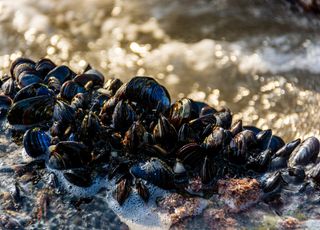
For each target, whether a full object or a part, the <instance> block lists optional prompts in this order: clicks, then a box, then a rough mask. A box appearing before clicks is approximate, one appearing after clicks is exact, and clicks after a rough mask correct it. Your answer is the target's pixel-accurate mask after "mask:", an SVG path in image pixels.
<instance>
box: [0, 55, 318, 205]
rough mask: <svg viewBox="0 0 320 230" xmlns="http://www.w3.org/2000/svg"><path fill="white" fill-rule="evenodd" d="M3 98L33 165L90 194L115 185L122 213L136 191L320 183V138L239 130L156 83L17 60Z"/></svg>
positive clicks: (223, 113)
mask: <svg viewBox="0 0 320 230" xmlns="http://www.w3.org/2000/svg"><path fill="white" fill-rule="evenodd" d="M1 89H2V94H1V95H0V115H1V117H2V118H4V117H7V120H8V122H9V124H10V125H11V126H12V129H20V130H23V146H24V151H25V152H26V153H27V154H28V155H29V156H30V157H31V158H33V159H37V160H38V159H43V161H45V165H46V167H47V168H48V169H54V170H59V172H62V173H63V176H64V178H65V179H66V180H67V181H69V182H70V183H72V184H74V185H75V186H80V187H90V186H91V184H92V183H93V180H94V178H96V177H98V176H102V177H103V176H104V177H106V178H108V179H109V180H114V181H115V184H116V188H115V189H114V190H115V191H114V195H115V198H116V199H117V201H118V202H119V204H122V203H123V202H124V201H125V200H126V198H127V197H128V196H129V194H130V191H131V190H132V189H136V191H137V192H138V194H139V195H140V196H141V198H142V199H143V200H145V201H148V199H149V191H148V188H147V186H146V183H152V184H154V185H156V186H158V187H161V188H163V189H169V190H174V191H177V192H179V193H182V194H188V195H192V194H194V193H195V192H194V191H192V189H190V183H191V181H194V180H198V181H199V182H200V183H201V184H202V186H201V192H202V195H203V196H205V195H206V194H210V193H212V192H214V191H215V185H216V184H217V183H216V182H217V181H218V180H219V179H225V178H240V177H254V178H262V177H261V176H262V175H264V174H266V175H268V177H267V179H265V180H264V181H263V183H262V184H263V186H262V189H263V191H264V193H266V194H269V193H272V194H273V193H277V192H279V191H280V190H281V188H282V187H283V186H284V185H286V184H288V183H300V184H301V183H304V182H305V181H313V182H315V183H314V184H317V182H320V163H318V164H317V157H318V153H319V140H318V139H317V138H316V137H309V138H307V139H305V140H304V141H301V140H300V139H297V140H293V141H291V142H289V143H287V144H286V143H284V141H283V140H282V139H281V138H280V137H278V136H275V135H273V134H272V131H271V130H261V129H259V128H257V127H254V126H243V124H242V121H241V120H239V121H236V122H234V123H232V113H231V111H230V110H229V109H227V108H224V109H221V110H220V111H217V110H216V109H214V108H213V107H211V106H209V105H208V104H206V103H203V102H197V101H194V100H192V99H189V98H182V99H179V100H177V101H176V102H174V103H171V99H170V95H169V93H168V91H167V90H166V88H165V87H164V86H162V85H160V84H159V83H158V82H157V81H156V80H154V79H153V78H151V77H146V76H136V77H133V78H132V79H131V80H130V81H129V82H127V83H123V82H122V81H121V80H119V79H116V78H111V79H108V80H107V81H105V77H104V76H103V75H102V74H101V73H100V72H99V71H97V70H95V69H93V68H91V66H90V65H88V66H87V68H86V69H85V70H84V71H83V73H80V74H76V73H75V72H73V71H72V70H71V69H70V68H69V67H67V66H65V65H60V66H57V65H56V64H54V63H53V62H52V61H51V60H49V59H46V58H44V59H41V60H39V61H37V62H34V61H33V60H31V59H28V58H18V59H16V60H15V61H14V62H13V63H12V65H11V68H10V75H5V76H3V78H2V81H1ZM197 195H199V194H197Z"/></svg>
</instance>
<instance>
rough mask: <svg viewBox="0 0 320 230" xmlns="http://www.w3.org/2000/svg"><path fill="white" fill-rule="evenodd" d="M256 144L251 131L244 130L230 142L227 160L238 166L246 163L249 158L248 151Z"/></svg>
mask: <svg viewBox="0 0 320 230" xmlns="http://www.w3.org/2000/svg"><path fill="white" fill-rule="evenodd" d="M256 142H257V140H256V136H255V134H254V133H253V132H252V131H250V130H244V131H242V132H240V133H238V134H237V135H236V136H235V137H234V138H233V139H232V140H231V142H230V145H229V146H230V151H229V152H228V157H229V160H230V161H232V162H234V163H238V164H243V163H246V160H247V159H248V157H249V151H248V150H249V148H250V146H253V145H255V144H256Z"/></svg>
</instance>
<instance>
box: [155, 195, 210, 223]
mask: <svg viewBox="0 0 320 230" xmlns="http://www.w3.org/2000/svg"><path fill="white" fill-rule="evenodd" d="M207 205H208V200H205V199H202V198H199V197H184V196H182V195H180V194H177V193H172V194H170V195H168V196H166V197H164V198H163V199H161V200H160V201H159V202H158V206H159V209H160V212H167V213H168V216H169V218H170V219H171V222H172V224H176V223H178V222H180V221H181V220H183V219H185V218H187V217H193V216H197V215H199V214H201V213H202V211H203V210H204V208H205V207H206V206H207Z"/></svg>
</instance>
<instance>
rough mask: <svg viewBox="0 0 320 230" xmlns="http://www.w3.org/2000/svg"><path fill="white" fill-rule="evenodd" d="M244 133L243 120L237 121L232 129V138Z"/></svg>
mask: <svg viewBox="0 0 320 230" xmlns="http://www.w3.org/2000/svg"><path fill="white" fill-rule="evenodd" d="M242 131H243V126H242V120H238V121H236V122H235V123H234V124H233V125H232V127H231V129H230V132H231V133H232V136H235V135H237V134H238V133H240V132H242Z"/></svg>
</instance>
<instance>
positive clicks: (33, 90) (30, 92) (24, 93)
mask: <svg viewBox="0 0 320 230" xmlns="http://www.w3.org/2000/svg"><path fill="white" fill-rule="evenodd" d="M41 95H47V96H50V97H55V95H54V92H53V91H52V90H51V89H49V88H48V87H47V86H46V85H44V84H40V83H34V84H31V85H28V86H26V87H24V88H22V89H20V90H19V91H18V93H17V94H16V95H15V97H14V99H13V101H14V102H17V101H21V100H23V99H27V98H30V97H36V96H41Z"/></svg>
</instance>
